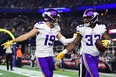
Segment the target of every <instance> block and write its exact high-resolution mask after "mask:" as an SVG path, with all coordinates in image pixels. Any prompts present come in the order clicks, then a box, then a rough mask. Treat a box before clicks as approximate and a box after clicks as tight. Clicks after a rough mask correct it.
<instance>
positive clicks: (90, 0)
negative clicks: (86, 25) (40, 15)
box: [0, 0, 116, 8]
mask: <svg viewBox="0 0 116 77" xmlns="http://www.w3.org/2000/svg"><path fill="white" fill-rule="evenodd" d="M113 2H116V1H115V0H1V1H0V7H3V8H8V7H10V8H46V7H47V8H48V7H74V6H82V5H97V4H107V3H113Z"/></svg>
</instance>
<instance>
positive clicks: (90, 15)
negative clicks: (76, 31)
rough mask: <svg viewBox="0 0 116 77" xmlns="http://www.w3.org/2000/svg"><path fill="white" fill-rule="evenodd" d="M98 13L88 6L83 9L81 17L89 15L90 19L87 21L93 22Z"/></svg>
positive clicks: (96, 19) (96, 18)
mask: <svg viewBox="0 0 116 77" xmlns="http://www.w3.org/2000/svg"><path fill="white" fill-rule="evenodd" d="M98 15H99V14H98V13H97V12H95V11H94V10H93V9H92V8H89V9H87V10H85V12H84V13H83V18H85V17H91V21H90V22H88V23H90V24H91V23H95V22H96V21H98Z"/></svg>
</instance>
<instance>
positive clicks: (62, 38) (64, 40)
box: [59, 36, 75, 45]
mask: <svg viewBox="0 0 116 77" xmlns="http://www.w3.org/2000/svg"><path fill="white" fill-rule="evenodd" d="M74 39H75V38H68V39H66V38H65V37H64V36H62V37H61V38H60V39H59V41H60V42H62V43H63V44H64V45H67V44H69V43H71V42H72V41H73V40H74Z"/></svg>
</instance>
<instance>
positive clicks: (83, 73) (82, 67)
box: [79, 60, 86, 77]
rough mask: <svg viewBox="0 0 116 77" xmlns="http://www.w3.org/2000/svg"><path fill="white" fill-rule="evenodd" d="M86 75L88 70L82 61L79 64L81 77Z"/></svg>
mask: <svg viewBox="0 0 116 77" xmlns="http://www.w3.org/2000/svg"><path fill="white" fill-rule="evenodd" d="M85 75H86V68H85V66H84V65H83V64H82V60H80V64H79V77H85Z"/></svg>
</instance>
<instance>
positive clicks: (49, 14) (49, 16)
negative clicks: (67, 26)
mask: <svg viewBox="0 0 116 77" xmlns="http://www.w3.org/2000/svg"><path fill="white" fill-rule="evenodd" d="M42 16H43V17H44V19H45V21H49V22H52V23H54V18H60V15H59V13H58V11H57V10H55V9H48V10H46V11H45V12H44V13H43V14H42Z"/></svg>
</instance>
